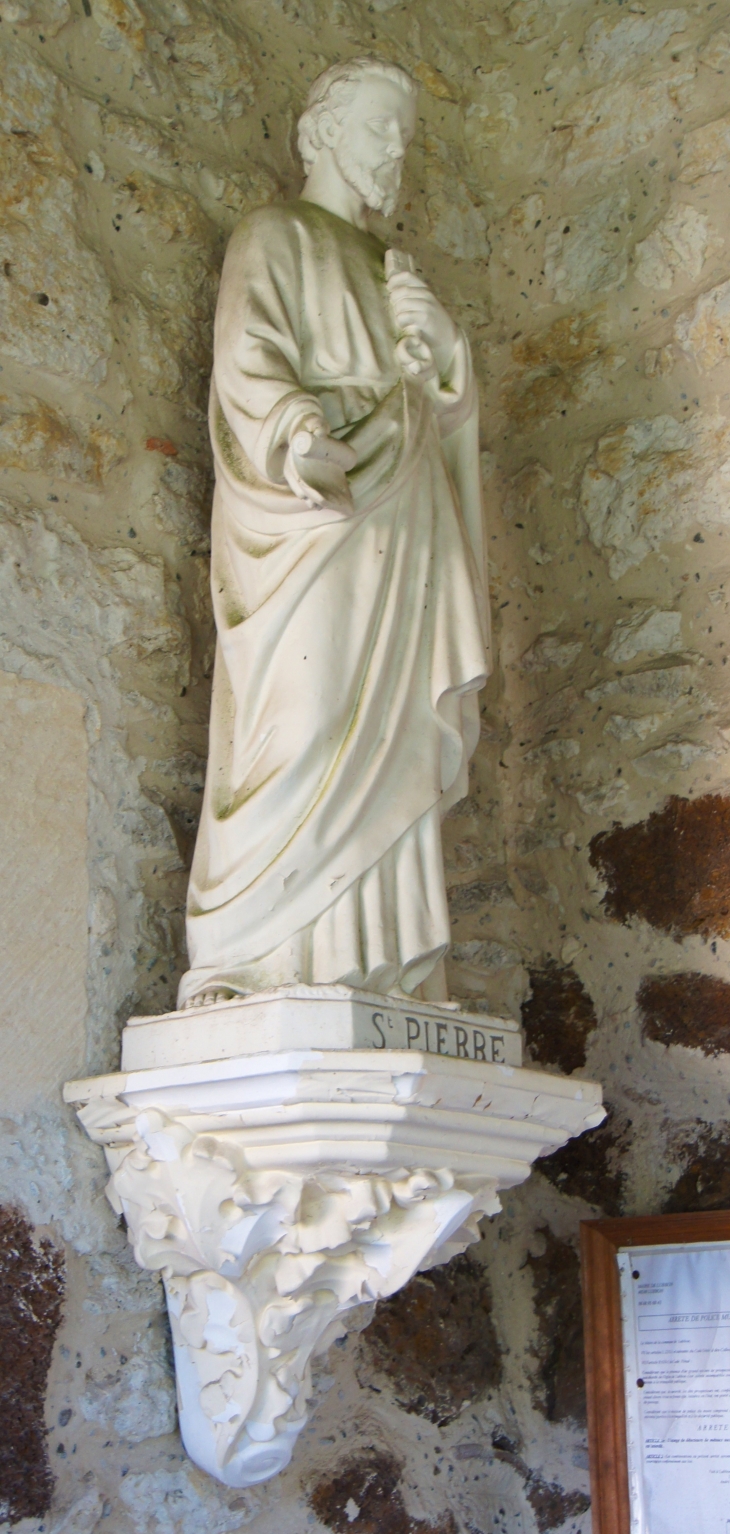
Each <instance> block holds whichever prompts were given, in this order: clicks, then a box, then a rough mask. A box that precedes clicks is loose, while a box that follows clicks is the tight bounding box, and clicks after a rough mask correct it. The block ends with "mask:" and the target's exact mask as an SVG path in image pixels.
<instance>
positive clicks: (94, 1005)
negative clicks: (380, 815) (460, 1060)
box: [0, 0, 730, 1534]
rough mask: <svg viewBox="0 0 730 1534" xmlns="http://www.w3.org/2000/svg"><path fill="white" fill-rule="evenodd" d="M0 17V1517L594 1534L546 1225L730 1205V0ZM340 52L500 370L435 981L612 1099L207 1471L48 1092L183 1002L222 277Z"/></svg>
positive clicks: (470, 320)
mask: <svg viewBox="0 0 730 1534" xmlns="http://www.w3.org/2000/svg"><path fill="white" fill-rule="evenodd" d="M0 15H1V16H2V28H1V32H0V45H1V46H2V50H3V55H2V69H1V70H0V127H1V128H2V132H3V151H2V162H3V170H4V172H5V174H4V177H3V187H2V193H1V195H2V198H3V204H4V206H3V221H2V226H1V227H0V245H1V246H2V250H1V251H0V260H1V261H2V267H3V271H2V274H0V347H1V349H2V352H3V357H2V374H1V376H0V396H1V397H0V466H1V467H2V474H3V511H2V540H1V545H0V610H1V611H2V625H1V628H2V656H1V659H0V665H1V666H2V673H0V682H1V683H2V687H1V688H0V697H1V698H2V724H1V725H0V731H1V740H2V753H3V762H2V785H3V787H2V797H3V810H4V811H5V812H6V813H5V814H4V817H3V819H4V844H3V845H4V859H3V870H4V878H3V881H2V896H1V897H0V898H1V900H2V927H3V932H4V939H3V947H2V954H1V957H0V975H1V976H2V983H1V984H0V995H1V996H2V1012H3V1036H2V1045H1V1046H0V1048H1V1050H2V1060H3V1077H4V1083H7V1085H6V1086H5V1090H4V1094H3V1102H2V1112H3V1114H4V1118H3V1120H2V1125H1V1126H0V1127H1V1129H2V1142H1V1145H0V1168H1V1171H0V1178H1V1185H0V1187H1V1191H2V1196H3V1198H4V1199H5V1203H6V1212H5V1215H4V1217H3V1222H2V1225H1V1226H0V1234H1V1235H2V1241H1V1242H0V1272H1V1275H2V1277H1V1281H0V1329H3V1334H4V1335H5V1336H11V1337H12V1338H13V1339H14V1352H13V1370H12V1377H13V1380H15V1381H16V1382H17V1381H21V1382H22V1390H21V1391H20V1393H19V1392H18V1390H17V1389H9V1390H8V1389H5V1391H4V1392H0V1417H1V1418H2V1437H3V1441H4V1443H6V1444H8V1445H10V1444H12V1448H13V1452H12V1455H9V1454H8V1453H5V1457H4V1458H3V1455H2V1454H1V1453H0V1503H1V1504H2V1510H1V1511H0V1517H2V1516H3V1515H5V1516H6V1519H7V1521H6V1522H5V1523H3V1524H2V1528H3V1529H6V1528H8V1527H10V1526H11V1525H12V1526H13V1527H15V1529H16V1530H19V1531H20V1534H41V1531H43V1534H103V1531H104V1530H106V1529H109V1530H111V1531H112V1534H237V1531H239V1530H243V1529H244V1528H245V1529H251V1530H252V1531H254V1534H301V1531H304V1530H306V1531H309V1530H312V1531H313V1534H317V1531H319V1530H330V1531H336V1534H344V1531H348V1530H350V1529H353V1530H357V1531H359V1534H376V1531H377V1534H496V1531H500V1530H504V1531H509V1534H514V1531H524V1534H533V1531H535V1530H539V1531H540V1534H545V1531H550V1530H558V1529H564V1530H566V1531H567V1530H570V1531H573V1534H577V1531H579V1530H580V1531H582V1534H587V1531H588V1530H589V1528H590V1513H589V1511H588V1505H589V1499H588V1494H587V1493H588V1476H587V1454H586V1443H585V1424H584V1401H583V1388H582V1372H581V1371H582V1363H581V1334H580V1322H579V1305H578V1262H577V1256H576V1238H577V1230H578V1223H579V1221H580V1219H581V1218H585V1217H586V1216H588V1215H590V1214H596V1213H598V1212H600V1211H604V1212H606V1213H611V1214H612V1213H619V1212H622V1211H623V1212H626V1213H633V1212H652V1211H658V1210H660V1209H662V1208H665V1209H672V1210H679V1209H686V1208H713V1207H720V1206H726V1207H727V1206H728V1205H729V1204H730V1173H728V1170H727V1166H728V1150H729V1149H730V1130H728V1127H727V1124H726V1115H727V1104H728V1090H729V1089H728V1081H727V1071H726V1064H725V1062H726V1058H727V1051H728V1047H730V1026H729V1022H728V1019H729V1018H730V1006H729V998H730V986H729V985H728V980H727V962H728V937H729V936H730V851H728V847H729V845H730V842H729V833H730V796H727V795H726V792H725V781H726V772H727V768H726V752H727V748H728V738H729V736H730V708H729V706H728V695H729V693H730V687H729V685H728V681H727V679H726V675H725V673H724V666H725V664H726V662H727V658H728V650H727V646H728V645H729V644H730V632H729V631H728V623H727V618H726V614H727V610H728V600H729V599H730V509H728V508H729V507H730V409H729V408H728V401H729V400H730V199H728V196H727V190H728V181H729V179H730V96H729V91H730V14H729V8H728V4H727V0H722V3H711V4H709V5H698V6H687V7H686V8H672V9H668V8H665V9H661V8H659V7H657V6H654V5H651V4H647V5H646V6H643V5H640V4H635V5H631V6H628V5H622V4H621V3H619V4H613V3H600V0H599V3H590V4H589V3H588V0H582V3H573V4H572V3H571V0H552V3H550V4H548V3H547V0H511V3H509V4H503V3H495V4H493V5H491V6H489V7H487V6H486V5H485V4H482V3H476V0H453V3H452V4H450V5H448V6H444V5H442V4H437V3H435V0H413V3H410V4H406V3H401V0H371V3H368V0H237V3H233V0H208V3H202V0H139V3H137V0H0ZM365 50H372V51H376V52H379V53H382V54H384V55H385V56H387V57H390V58H394V59H397V60H399V61H400V62H402V63H403V64H405V66H406V67H407V68H408V69H410V70H411V71H412V72H413V73H414V74H415V75H416V76H417V77H418V78H419V80H420V81H421V84H422V87H423V89H422V94H421V102H420V122H419V132H418V137H417V141H416V144H415V145H414V147H413V150H412V154H411V159H410V163H409V169H408V174H407V181H406V186H405V190H404V195H403V197H402V200H401V211H400V213H399V214H398V215H397V230H396V232H395V236H394V238H395V239H396V240H397V241H398V242H400V243H402V245H403V246H404V247H406V248H409V249H411V250H412V251H413V252H414V253H415V255H416V257H417V260H418V262H419V263H420V264H421V266H422V269H423V271H424V273H425V274H426V276H427V277H428V278H429V280H431V281H432V282H433V284H434V286H435V288H436V290H437V292H438V293H439V294H440V295H441V296H442V297H443V298H444V299H445V300H446V301H447V302H448V303H449V305H450V307H451V308H452V310H453V311H455V312H456V313H457V314H458V317H459V319H460V321H461V323H462V324H463V325H464V326H465V328H466V329H467V331H468V333H469V335H470V337H471V341H472V345H473V348H474V354H475V360H476V367H477V371H478V375H479V379H480V383H481V386H482V391H483V450H484V451H483V464H484V479H485V490H486V496H487V502H488V512H489V552H490V569H491V586H492V599H493V608H494V615H495V635H496V665H495V671H494V675H493V677H492V680H491V682H490V685H489V688H488V690H487V693H486V695H485V699H484V712H483V729H482V741H481V746H480V749H479V753H478V756H477V759H476V762H475V765H474V770H473V777H472V784H471V790H470V794H469V797H468V798H467V799H466V800H465V801H464V802H463V803H461V804H460V805H459V806H457V808H456V810H455V811H454V812H453V813H452V815H451V817H450V819H449V821H448V822H447V825H446V833H447V837H446V840H447V853H448V871H449V884H450V886H451V889H450V898H451V907H452V912H453V920H454V952H453V959H452V962H451V986H452V992H453V994H454V995H456V996H459V997H462V998H464V999H465V1000H468V1001H469V1003H470V1004H471V1006H472V1007H474V1008H477V1009H479V1008H481V1009H483V1010H497V1011H500V1010H502V1011H506V1012H509V1013H512V1014H514V1013H515V1012H516V1011H517V1010H518V1009H520V1008H522V1015H523V1021H524V1025H525V1030H526V1038H527V1044H528V1049H529V1053H530V1054H531V1056H532V1058H533V1060H534V1061H535V1062H537V1063H538V1064H540V1065H544V1066H547V1067H553V1068H556V1067H557V1068H559V1069H561V1070H564V1071H576V1072H577V1073H578V1074H581V1073H585V1074H587V1075H590V1076H595V1077H598V1078H599V1079H600V1080H602V1082H603V1083H604V1085H605V1088H606V1092H607V1097H608V1101H609V1106H610V1117H609V1119H608V1122H607V1124H606V1126H605V1127H604V1128H601V1129H599V1130H597V1131H594V1132H593V1133H592V1134H591V1135H589V1136H586V1137H584V1139H582V1140H581V1141H580V1142H576V1143H573V1144H571V1145H570V1146H568V1147H567V1148H566V1150H564V1151H563V1152H560V1153H559V1154H558V1155H556V1156H554V1157H552V1158H551V1159H550V1160H549V1161H546V1162H545V1163H544V1165H543V1167H542V1169H541V1171H540V1172H539V1173H537V1174H535V1175H534V1176H533V1178H532V1179H531V1180H530V1182H529V1183H528V1184H527V1185H526V1186H525V1188H523V1189H521V1190H518V1191H517V1192H515V1193H513V1194H511V1195H509V1197H507V1198H506V1199H505V1206H506V1207H505V1210H504V1213H503V1214H502V1215H501V1216H500V1217H498V1218H497V1219H496V1220H494V1221H493V1222H491V1224H488V1225H487V1227H486V1229H485V1232H484V1239H483V1241H482V1243H481V1245H480V1246H479V1247H478V1248H475V1249H473V1250H472V1252H471V1253H470V1254H468V1255H467V1256H465V1257H464V1258H462V1259H459V1260H457V1261H456V1262H455V1263H453V1264H451V1265H450V1266H449V1268H447V1269H444V1270H443V1271H439V1270H436V1271H435V1272H433V1273H431V1274H428V1275H424V1276H422V1277H420V1278H417V1279H416V1280H414V1283H413V1285H412V1286H411V1287H410V1290H409V1291H408V1292H407V1293H406V1294H405V1295H402V1296H399V1297H396V1298H395V1299H394V1300H393V1301H391V1302H389V1303H388V1304H387V1305H384V1306H382V1307H381V1308H380V1310H379V1311H378V1313H377V1315H376V1318H375V1321H374V1322H373V1324H372V1326H371V1327H370V1329H369V1330H366V1331H364V1332H363V1333H362V1334H361V1335H360V1336H356V1337H353V1338H351V1339H350V1340H349V1341H348V1342H347V1343H346V1344H345V1345H344V1346H342V1347H339V1348H335V1349H333V1354H332V1356H331V1357H330V1358H329V1359H328V1360H327V1363H326V1365H325V1366H324V1367H323V1368H322V1370H321V1372H320V1375H319V1378H318V1398H319V1404H318V1408H317V1411H316V1413H315V1416H314V1419H313V1422H312V1426H311V1428H310V1430H309V1431H308V1432H307V1433H306V1434H305V1435H304V1437H303V1439H302V1440H301V1441H300V1445H299V1447H298V1449H297V1453H296V1457H295V1461H294V1464H293V1465H292V1467H291V1468H290V1469H289V1471H287V1472H286V1474H285V1475H284V1476H283V1477H282V1478H281V1479H280V1480H279V1481H278V1482H275V1483H273V1484H271V1485H269V1486H265V1487H262V1488H259V1489H257V1490H256V1491H252V1492H245V1493H234V1492H226V1491H224V1490H223V1489H222V1488H220V1487H219V1486H217V1485H216V1484H214V1483H213V1482H212V1481H210V1480H208V1479H206V1477H205V1476H203V1475H201V1474H199V1473H198V1472H197V1471H196V1470H195V1469H194V1468H193V1467H192V1466H191V1465H190V1463H189V1462H188V1461H187V1460H186V1459H185V1457H184V1455H183V1453H182V1451H181V1448H180V1443H179V1439H178V1438H177V1436H176V1431H175V1405H174V1388H173V1383H172V1379H171V1374H170V1366H169V1359H168V1352H167V1345H168V1344H167V1331H166V1323H165V1321H164V1317H163V1314H162V1309H161V1296H160V1291H159V1288H158V1284H157V1282H156V1280H154V1279H153V1278H152V1277H150V1276H149V1275H146V1274H143V1273H141V1272H139V1271H138V1270H137V1269H136V1267H135V1265H134V1263H133V1261H132V1259H131V1257H130V1255H129V1252H128V1248H127V1245H126V1238H125V1234H124V1231H123V1230H121V1229H119V1228H118V1226H117V1224H116V1223H115V1220H114V1218H113V1215H112V1213H111V1210H110V1209H109V1208H108V1207H107V1205H106V1203H105V1200H104V1196H103V1185H104V1169H103V1166H102V1163H101V1158H100V1156H99V1154H98V1153H97V1151H96V1150H95V1149H94V1148H93V1147H92V1146H91V1145H90V1144H88V1142H86V1141H85V1140H84V1139H83V1137H82V1136H81V1134H80V1132H79V1131H78V1130H77V1129H76V1127H75V1125H74V1122H73V1120H72V1116H71V1114H70V1113H69V1112H67V1111H65V1110H64V1109H63V1108H62V1106H61V1103H60V1096H59V1091H58V1083H59V1082H60V1080H61V1079H62V1078H63V1076H65V1075H69V1074H82V1073H84V1072H86V1071H88V1072H92V1071H99V1070H103V1069H110V1068H113V1067H115V1066H116V1064H117V1060H118V1035H119V1029H120V1027H121V1025H122V1024H123V1022H124V1020H125V1019H126V1017H127V1016H128V1015H129V1013H130V1012H135V1011H136V1012H140V1011H147V1012H157V1011H161V1010H164V1009H165V1008H167V1007H169V1006H170V1004H171V1002H172V1000H173V997H174V994H175V985H176V980H177V976H178V974H179V972H180V969H181V967H182V965H183V946H182V945H183V904H184V894H185V884H186V869H187V865H188V862H189V857H190V852H191V847H192V843H193V840H194V834H195V823H196V815H197V809H198V805H199V802H200V794H201V788H202V781H203V773H204V757H205V741H206V721H207V710H208V697H209V686H210V674H211V666H212V633H211V618H210V609H209V599H208V589H207V581H208V551H209V542H208V518H209V501H210V480H209V468H210V460H209V454H208V448H207V439H206V424H205V415H204V411H205V397H206V387H207V373H208V369H209V363H210V330H211V316H212V311H213V305H214V301H215V291H216V283H217V276H218V271H219V268H220V263H221V258H222V253H223V249H224V246H225V241H226V238H227V235H228V233H229V231H230V230H231V228H232V227H233V225H234V224H235V222H236V220H237V219H238V217H239V216H240V214H241V213H242V212H244V211H245V210H247V209H248V208H251V207H253V206H255V205H257V204H258V203H260V202H262V201H267V200H271V199H274V198H277V197H280V196H282V195H283V196H288V195H292V193H294V192H295V191H296V189H297V187H298V185H299V170H298V166H297V163H296V159H295V156H294V153H293V135H294V124H295V120H296V115H297V111H298V109H299V108H300V106H301V103H302V99H303V96H304V93H305V89H306V87H307V85H308V84H309V82H310V80H311V79H312V78H313V77H314V76H315V74H317V73H318V72H319V70H321V69H322V68H323V67H324V66H325V65H326V64H327V63H329V62H332V61H333V60H334V59H336V58H339V57H345V56H349V55H352V54H354V53H358V52H362V51H365ZM726 540H727V541H726ZM31 808H32V810H33V813H29V810H30V809H31ZM87 929H88V938H87ZM61 1308H62V1309H63V1315H62V1318H61ZM59 1320H60V1325H59ZM54 1335H55V1338H56V1341H55V1348H54V1350H53V1356H52V1361H51V1364H50V1374H49V1376H48V1393H47V1401H46V1406H45V1422H46V1423H47V1426H48V1436H47V1438H44V1427H43V1395H44V1380H45V1376H46V1372H47V1370H48V1363H49V1358H50V1356H51V1347H52V1344H53V1339H54ZM6 1356H7V1355H6ZM455 1359H456V1360H458V1361H460V1362H459V1363H458V1366H456V1365H455ZM21 1398H22V1399H21ZM19 1401H21V1406H19V1404H18V1403H19ZM21 1407H22V1410H21ZM19 1413H20V1414H21V1415H20V1416H19ZM21 1417H22V1420H21ZM49 1499H50V1500H49Z"/></svg>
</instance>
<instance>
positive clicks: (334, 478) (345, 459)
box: [284, 419, 357, 516]
mask: <svg viewBox="0 0 730 1534" xmlns="http://www.w3.org/2000/svg"><path fill="white" fill-rule="evenodd" d="M356 463H357V453H356V452H355V450H354V448H352V447H350V446H349V445H348V444H347V443H346V442H338V440H337V438H336V437H331V436H330V435H329V432H328V431H327V430H326V428H325V427H324V426H323V424H322V422H321V421H320V420H319V419H317V420H316V422H315V421H312V422H309V421H304V422H303V423H302V425H301V426H300V427H299V429H298V430H297V431H296V432H295V433H294V435H293V437H292V438H291V441H290V443H289V449H288V452H287V455H286V458H285V460H284V478H285V480H286V482H287V484H288V486H289V489H290V490H292V491H293V492H294V494H295V495H296V496H298V498H299V499H300V500H302V501H304V503H305V505H307V506H309V507H310V508H311V509H312V510H314V511H317V510H319V509H320V508H325V507H326V508H328V509H329V510H332V511H338V512H340V513H341V514H342V515H344V516H352V514H353V513H354V510H355V508H354V505H353V501H352V492H351V490H350V486H349V484H348V482H347V471H348V470H349V469H354V467H355V464H356Z"/></svg>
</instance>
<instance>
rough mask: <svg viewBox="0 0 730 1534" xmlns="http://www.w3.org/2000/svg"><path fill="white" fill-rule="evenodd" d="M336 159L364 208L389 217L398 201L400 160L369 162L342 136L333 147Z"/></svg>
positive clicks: (387, 159) (401, 171)
mask: <svg viewBox="0 0 730 1534" xmlns="http://www.w3.org/2000/svg"><path fill="white" fill-rule="evenodd" d="M335 159H336V161H337V166H338V169H339V170H340V173H341V174H342V175H343V176H344V178H345V181H346V182H347V184H348V186H351V187H352V188H353V191H355V192H357V193H358V196H360V197H362V199H363V202H364V203H365V205H366V207H368V208H372V209H373V212H374V213H382V214H383V215H384V217H385V218H390V216H391V214H392V213H394V212H395V208H396V204H397V201H398V193H399V191H400V184H401V179H402V176H403V160H402V159H398V160H393V159H390V158H388V157H385V158H384V159H383V160H382V161H381V162H380V164H379V165H368V164H367V163H366V162H365V160H363V159H360V158H358V156H357V155H356V154H355V153H354V151H353V150H352V149H351V148H350V145H349V144H348V142H347V139H346V137H344V136H343V137H342V138H341V139H340V141H339V144H338V145H337V148H336V149H335Z"/></svg>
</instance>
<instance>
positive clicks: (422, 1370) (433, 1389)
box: [358, 1252, 502, 1424]
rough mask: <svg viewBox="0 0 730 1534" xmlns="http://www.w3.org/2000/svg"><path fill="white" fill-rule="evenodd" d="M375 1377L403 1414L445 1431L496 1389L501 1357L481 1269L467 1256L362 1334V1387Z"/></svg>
mask: <svg viewBox="0 0 730 1534" xmlns="http://www.w3.org/2000/svg"><path fill="white" fill-rule="evenodd" d="M371 1369H372V1370H374V1371H375V1373H376V1375H384V1376H386V1377H387V1378H388V1380H389V1381H390V1382H391V1385H392V1388H393V1391H394V1395H395V1399H396V1401H397V1402H398V1404H399V1406H402V1407H403V1409H404V1410H405V1411H408V1412H415V1413H417V1414H418V1415H419V1416H421V1417H426V1418H428V1420H429V1421H430V1422H437V1423H439V1424H445V1423H447V1422H451V1421H452V1420H453V1418H454V1417H456V1416H458V1414H459V1412H460V1411H462V1410H463V1408H464V1407H465V1406H466V1405H467V1403H468V1402H470V1401H474V1400H477V1399H478V1398H479V1397H480V1396H482V1395H484V1393H485V1392H486V1391H487V1390H488V1389H489V1388H490V1387H493V1386H495V1385H498V1384H499V1381H500V1378H501V1373H502V1368H501V1358H500V1349H499V1344H498V1342H497V1335H496V1332H495V1329H494V1322H493V1320H492V1296H491V1291H490V1288H489V1279H488V1277H487V1274H486V1272H485V1270H484V1268H483V1267H482V1265H481V1263H479V1262H477V1261H476V1259H475V1258H473V1257H472V1256H470V1254H469V1253H468V1252H464V1253H463V1254H462V1255H461V1256H460V1257H454V1258H453V1259H452V1261H451V1262H449V1263H447V1264H446V1265H445V1266H444V1267H437V1268H431V1269H430V1270H429V1272H428V1273H417V1274H416V1276H415V1278H412V1279H411V1281H410V1283H409V1284H406V1286H405V1288H404V1289H401V1290H400V1291H399V1293H398V1294H394V1295H393V1296H392V1297H391V1299H389V1300H384V1301H381V1303H380V1304H379V1305H378V1307H377V1309H376V1311H375V1316H374V1319H373V1320H372V1322H371V1323H370V1326H369V1327H368V1328H367V1330H366V1331H365V1332H363V1334H362V1341H361V1363H360V1367H359V1369H358V1375H359V1378H360V1382H361V1384H362V1383H367V1382H368V1379H369V1376H370V1370H371Z"/></svg>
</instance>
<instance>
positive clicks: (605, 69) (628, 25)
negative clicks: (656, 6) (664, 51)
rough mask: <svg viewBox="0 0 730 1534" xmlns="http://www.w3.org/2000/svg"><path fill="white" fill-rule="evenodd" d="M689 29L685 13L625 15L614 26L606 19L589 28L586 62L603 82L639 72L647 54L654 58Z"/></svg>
mask: <svg viewBox="0 0 730 1534" xmlns="http://www.w3.org/2000/svg"><path fill="white" fill-rule="evenodd" d="M686 29H687V12H686V11H684V10H669V11H657V12H656V13H655V15H653V16H646V15H633V16H624V17H623V18H622V20H621V21H619V22H618V23H617V24H616V25H614V26H611V24H610V22H609V21H607V20H606V18H605V17H601V18H600V20H599V21H594V22H593V23H592V25H591V26H590V27H589V28H588V31H587V32H586V35H585V41H584V43H583V60H584V63H585V66H586V68H587V69H589V70H590V71H591V73H592V74H597V75H599V76H600V78H601V79H602V80H610V79H613V77H614V76H615V75H620V74H624V73H628V72H629V71H630V72H631V73H632V74H633V73H634V72H635V71H636V68H637V63H638V61H639V60H641V59H643V58H644V57H645V56H646V55H650V56H651V57H652V61H653V59H654V56H655V55H656V54H657V53H658V52H659V50H660V49H661V48H663V47H665V45H666V44H667V43H668V42H669V39H670V38H671V37H674V36H675V34H676V33H678V32H685V31H686Z"/></svg>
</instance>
